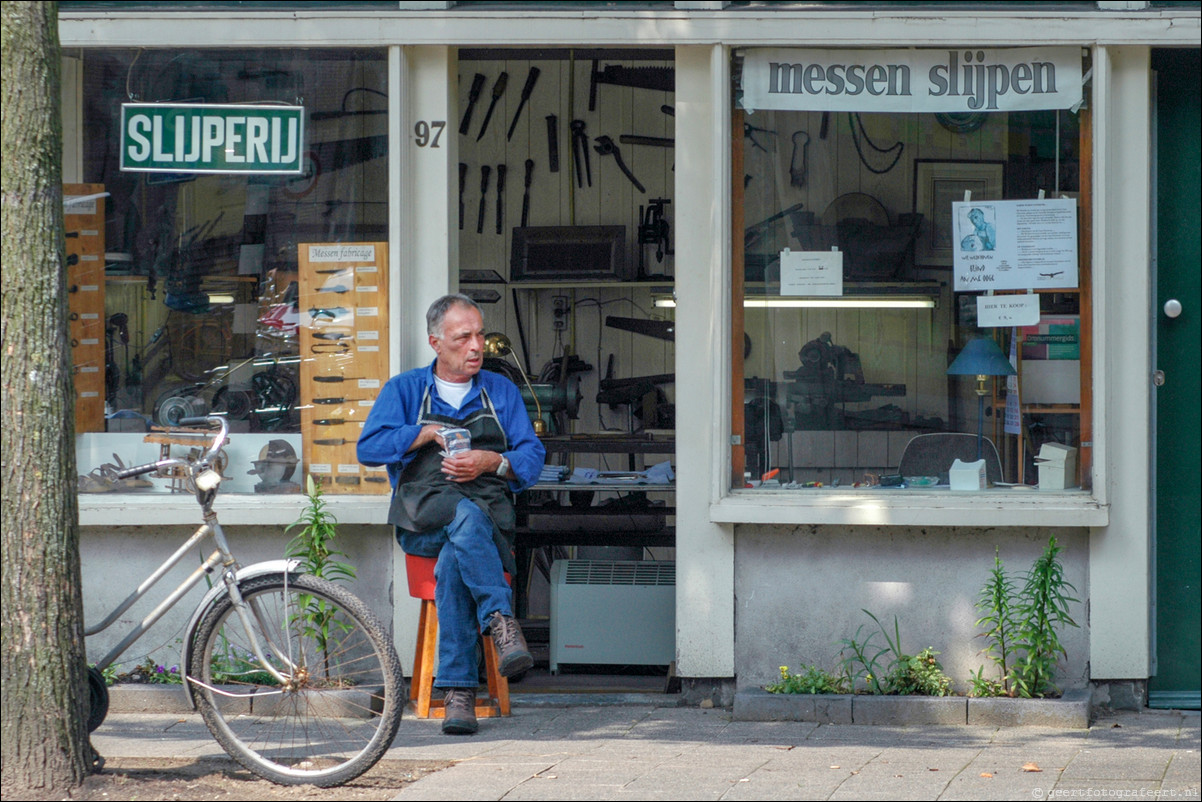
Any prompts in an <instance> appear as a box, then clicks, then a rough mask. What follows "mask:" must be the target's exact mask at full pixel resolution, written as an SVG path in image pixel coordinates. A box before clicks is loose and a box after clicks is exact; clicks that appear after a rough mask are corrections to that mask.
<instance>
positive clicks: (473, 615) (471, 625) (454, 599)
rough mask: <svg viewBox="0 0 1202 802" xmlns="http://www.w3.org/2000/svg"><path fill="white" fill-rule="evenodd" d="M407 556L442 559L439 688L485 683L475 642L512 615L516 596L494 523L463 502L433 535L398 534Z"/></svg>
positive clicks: (438, 572)
mask: <svg viewBox="0 0 1202 802" xmlns="http://www.w3.org/2000/svg"><path fill="white" fill-rule="evenodd" d="M397 541H398V542H399V543H400V544H401V549H402V550H403V551H404V552H405V553H406V554H414V555H417V556H418V557H437V558H438V563H437V564H436V565H435V566H434V603H435V605H437V607H438V676H437V677H436V679H435V682H434V685H435V687H438V688H475V687H476V686H477V685H479V684H480V682H479V678H480V674H479V670H478V668H477V660H476V641H477V639H478V638H479V635H480V631H481V630H482V629H484V628H485V627H487V626H488V624H489V620H488V619H489V616H491V615H492V614H493V613H495V612H498V611H500V612H501V613H502V614H503V615H513V602H512V593H511V591H510V588H509V584H508V583H507V582H506V581H505V570H504V569H503V568H502V567H501V556H500V555H499V554H497V546H496V544H495V543H494V542H493V539H492V521H491V520H490V519H489V517H488V516H487V515H486V514H485V513H484V511H483V510H482V509H480V507H478V506H477V505H476V504H475V503H473V502H471V501H469V500H467V499H463V500H462V501H460V502H459V504H458V505H457V506H456V507H455V518H454V520H452V521H451V522H450V523H449V524H447V525H446V526H445V527H443V528H442V529H438V530H435V531H432V532H400V531H398V532H397Z"/></svg>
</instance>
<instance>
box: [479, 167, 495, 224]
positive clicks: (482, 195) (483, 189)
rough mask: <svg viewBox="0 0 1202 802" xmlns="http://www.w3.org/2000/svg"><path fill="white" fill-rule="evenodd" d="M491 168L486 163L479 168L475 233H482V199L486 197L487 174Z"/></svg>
mask: <svg viewBox="0 0 1202 802" xmlns="http://www.w3.org/2000/svg"><path fill="white" fill-rule="evenodd" d="M491 171H492V168H491V167H489V166H488V165H487V164H486V165H484V166H482V167H481V168H480V211H479V212H478V213H477V214H476V233H477V234H483V233H484V201H485V200H487V199H488V174H489V173H490V172H491Z"/></svg>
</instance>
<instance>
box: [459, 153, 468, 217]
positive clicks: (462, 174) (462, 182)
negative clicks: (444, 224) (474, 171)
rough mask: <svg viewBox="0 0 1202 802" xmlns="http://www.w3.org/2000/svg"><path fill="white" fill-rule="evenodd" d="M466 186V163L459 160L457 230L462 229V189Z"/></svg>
mask: <svg viewBox="0 0 1202 802" xmlns="http://www.w3.org/2000/svg"><path fill="white" fill-rule="evenodd" d="M466 187H467V165H466V164H464V163H463V162H459V230H460V231H462V230H463V190H464V189H465V188H466Z"/></svg>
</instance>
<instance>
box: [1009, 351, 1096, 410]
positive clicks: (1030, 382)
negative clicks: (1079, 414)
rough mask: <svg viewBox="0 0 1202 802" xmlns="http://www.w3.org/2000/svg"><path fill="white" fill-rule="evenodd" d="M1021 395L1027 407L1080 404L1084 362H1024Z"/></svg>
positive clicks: (1056, 360) (1020, 381) (1072, 360)
mask: <svg viewBox="0 0 1202 802" xmlns="http://www.w3.org/2000/svg"><path fill="white" fill-rule="evenodd" d="M1018 393H1019V398H1020V399H1021V400H1022V403H1024V404H1080V403H1081V361H1080V360H1077V359H1032V360H1030V361H1028V360H1023V363H1022V373H1021V375H1020V376H1019V382H1018Z"/></svg>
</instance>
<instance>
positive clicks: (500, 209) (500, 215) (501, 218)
mask: <svg viewBox="0 0 1202 802" xmlns="http://www.w3.org/2000/svg"><path fill="white" fill-rule="evenodd" d="M507 171H508V170H507V168H506V167H505V165H503V164H498V165H497V233H498V234H500V233H502V232H503V231H504V230H505V229H504V228H503V227H502V226H503V224H504V222H505V173H506V172H507Z"/></svg>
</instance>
